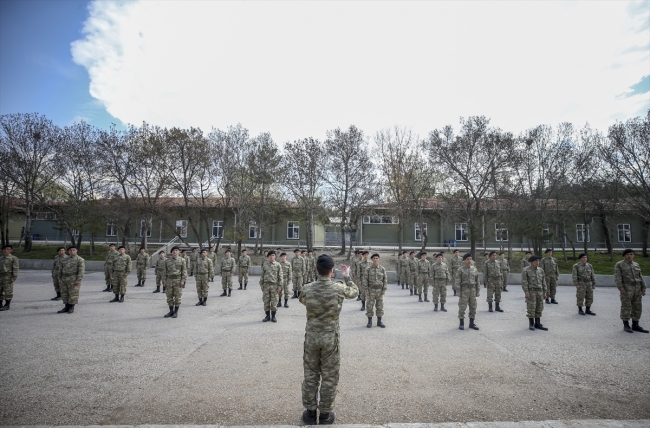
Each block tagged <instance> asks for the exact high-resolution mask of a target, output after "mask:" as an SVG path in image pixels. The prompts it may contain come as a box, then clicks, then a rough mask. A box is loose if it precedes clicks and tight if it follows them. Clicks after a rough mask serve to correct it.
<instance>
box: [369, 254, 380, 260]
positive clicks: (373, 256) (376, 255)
mask: <svg viewBox="0 0 650 428" xmlns="http://www.w3.org/2000/svg"><path fill="white" fill-rule="evenodd" d="M375 257H377V258H379V253H375V254H373V255H372V256H370V258H371V259H374V258H375Z"/></svg>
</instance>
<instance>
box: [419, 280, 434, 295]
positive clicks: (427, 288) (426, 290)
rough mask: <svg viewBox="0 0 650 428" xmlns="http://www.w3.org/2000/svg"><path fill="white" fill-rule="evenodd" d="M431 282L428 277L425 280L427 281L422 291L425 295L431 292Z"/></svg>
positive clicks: (423, 283) (423, 284)
mask: <svg viewBox="0 0 650 428" xmlns="http://www.w3.org/2000/svg"><path fill="white" fill-rule="evenodd" d="M430 282H431V279H429V278H428V277H427V278H425V280H424V281H423V282H422V287H421V290H422V292H423V293H424V294H427V293H428V292H429V285H430V284H429V283H430ZM432 288H433V285H432Z"/></svg>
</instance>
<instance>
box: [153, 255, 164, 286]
mask: <svg viewBox="0 0 650 428" xmlns="http://www.w3.org/2000/svg"><path fill="white" fill-rule="evenodd" d="M164 270H165V252H164V251H163V250H160V251H159V252H158V260H156V289H155V290H153V292H154V293H160V284H162V274H163V271H164ZM165 291H166V290H165V286H163V293H164V292H165Z"/></svg>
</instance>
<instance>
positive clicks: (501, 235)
mask: <svg viewBox="0 0 650 428" xmlns="http://www.w3.org/2000/svg"><path fill="white" fill-rule="evenodd" d="M494 237H495V238H494V239H495V240H496V241H504V242H505V241H507V240H508V228H507V227H506V225H505V224H503V223H494Z"/></svg>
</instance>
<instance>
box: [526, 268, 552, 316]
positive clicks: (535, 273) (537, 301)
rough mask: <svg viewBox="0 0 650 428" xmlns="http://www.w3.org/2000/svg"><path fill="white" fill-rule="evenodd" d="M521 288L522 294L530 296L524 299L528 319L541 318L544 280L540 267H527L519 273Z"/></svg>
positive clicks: (544, 289)
mask: <svg viewBox="0 0 650 428" xmlns="http://www.w3.org/2000/svg"><path fill="white" fill-rule="evenodd" d="M521 288H522V289H523V290H524V294H528V295H529V296H530V298H529V299H526V307H527V309H528V318H541V317H542V311H543V310H544V296H547V294H546V292H547V291H546V290H547V288H546V278H545V275H544V270H542V268H541V267H539V266H538V267H537V268H536V267H534V266H532V265H531V266H528V267H527V268H526V269H524V271H523V272H522V273H521Z"/></svg>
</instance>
